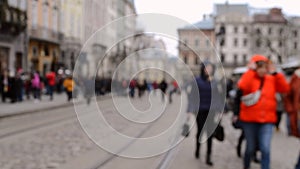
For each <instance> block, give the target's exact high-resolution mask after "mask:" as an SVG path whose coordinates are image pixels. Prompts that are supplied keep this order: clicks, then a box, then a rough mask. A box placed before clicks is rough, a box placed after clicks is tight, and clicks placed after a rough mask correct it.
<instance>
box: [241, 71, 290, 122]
mask: <svg viewBox="0 0 300 169" xmlns="http://www.w3.org/2000/svg"><path fill="white" fill-rule="evenodd" d="M263 81H264V82H263V86H262V89H261V96H260V98H259V100H258V102H257V103H256V104H254V105H252V106H247V105H245V104H244V103H243V102H241V103H240V120H241V121H244V122H255V123H275V122H276V121H277V115H276V106H277V105H276V97H275V95H276V92H279V93H285V92H288V91H289V85H288V83H287V82H286V80H285V77H284V75H283V74H281V73H277V74H274V75H265V76H264V78H263ZM260 84H261V78H260V77H259V76H258V75H257V73H256V71H254V70H251V69H250V70H248V71H247V72H246V73H245V74H243V75H242V77H241V79H240V81H239V82H238V87H239V89H240V90H242V93H243V95H247V94H250V93H254V92H256V91H257V90H259V88H260Z"/></svg>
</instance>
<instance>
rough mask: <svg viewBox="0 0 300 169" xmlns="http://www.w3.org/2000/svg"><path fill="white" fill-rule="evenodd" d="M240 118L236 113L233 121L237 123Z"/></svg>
mask: <svg viewBox="0 0 300 169" xmlns="http://www.w3.org/2000/svg"><path fill="white" fill-rule="evenodd" d="M238 119H239V117H238V116H237V115H234V116H233V117H232V122H233V123H236V122H237V121H238Z"/></svg>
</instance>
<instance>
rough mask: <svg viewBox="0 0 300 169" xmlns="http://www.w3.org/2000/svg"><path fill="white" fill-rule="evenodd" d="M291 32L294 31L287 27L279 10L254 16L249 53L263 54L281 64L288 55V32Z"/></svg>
mask: <svg viewBox="0 0 300 169" xmlns="http://www.w3.org/2000/svg"><path fill="white" fill-rule="evenodd" d="M290 29H291V30H290ZM293 31H295V30H293V28H291V27H289V26H288V21H287V19H286V18H285V16H284V15H283V13H282V11H281V9H279V8H272V9H270V10H269V12H268V13H267V14H262V13H257V14H254V16H253V22H252V34H251V35H252V36H251V37H252V49H251V51H253V52H254V51H255V52H257V53H260V54H263V55H265V56H267V57H268V58H269V59H271V60H272V61H274V62H275V63H278V64H281V63H282V62H283V60H286V57H287V56H288V55H290V54H288V53H289V42H290V41H291V39H290V38H291V37H292V36H291V33H290V32H293ZM293 33H295V32H293ZM296 34H297V33H296ZM253 52H252V53H253Z"/></svg>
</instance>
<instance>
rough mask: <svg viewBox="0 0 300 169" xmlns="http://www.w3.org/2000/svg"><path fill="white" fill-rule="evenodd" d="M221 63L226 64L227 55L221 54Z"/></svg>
mask: <svg viewBox="0 0 300 169" xmlns="http://www.w3.org/2000/svg"><path fill="white" fill-rule="evenodd" d="M221 62H222V63H224V62H225V54H224V53H221Z"/></svg>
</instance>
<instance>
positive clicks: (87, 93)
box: [84, 78, 95, 105]
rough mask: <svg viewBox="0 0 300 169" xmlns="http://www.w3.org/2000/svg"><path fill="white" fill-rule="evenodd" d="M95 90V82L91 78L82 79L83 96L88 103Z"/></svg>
mask: <svg viewBox="0 0 300 169" xmlns="http://www.w3.org/2000/svg"><path fill="white" fill-rule="evenodd" d="M94 92H95V83H94V81H93V79H92V78H87V79H86V80H85V81H84V97H85V98H86V102H87V104H88V105H89V104H90V103H91V99H92V96H93V94H94Z"/></svg>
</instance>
